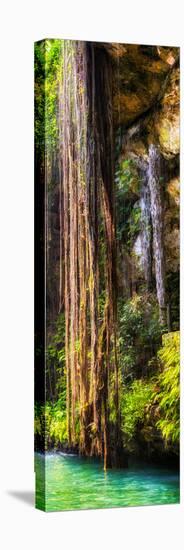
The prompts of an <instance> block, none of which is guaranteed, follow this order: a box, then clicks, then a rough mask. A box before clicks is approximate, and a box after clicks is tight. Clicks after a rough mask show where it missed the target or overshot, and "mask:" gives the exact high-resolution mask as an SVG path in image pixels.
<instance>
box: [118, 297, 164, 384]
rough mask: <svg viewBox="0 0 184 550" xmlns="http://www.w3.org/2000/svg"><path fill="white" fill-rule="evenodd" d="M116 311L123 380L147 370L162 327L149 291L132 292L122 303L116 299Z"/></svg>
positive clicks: (154, 301) (153, 299)
mask: <svg viewBox="0 0 184 550" xmlns="http://www.w3.org/2000/svg"><path fill="white" fill-rule="evenodd" d="M118 315H119V326H120V329H119V339H118V344H119V355H120V360H121V367H122V377H123V380H124V381H125V382H126V381H130V380H131V379H134V378H136V377H137V374H140V373H141V374H142V373H144V370H145V369H148V370H149V360H150V359H151V357H152V356H153V355H154V354H155V351H156V350H157V349H158V345H159V342H160V341H161V327H160V323H159V314H158V306H157V303H156V300H155V298H154V297H153V296H152V295H151V294H148V293H145V294H144V296H138V294H135V295H134V297H133V298H131V299H130V300H128V301H127V302H126V303H125V304H123V303H119V312H118ZM145 374H146V375H147V370H146V372H145Z"/></svg>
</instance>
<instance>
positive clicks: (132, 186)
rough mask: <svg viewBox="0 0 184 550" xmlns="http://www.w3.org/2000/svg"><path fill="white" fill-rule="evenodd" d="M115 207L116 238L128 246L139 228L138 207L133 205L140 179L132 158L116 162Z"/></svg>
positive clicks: (136, 197)
mask: <svg viewBox="0 0 184 550" xmlns="http://www.w3.org/2000/svg"><path fill="white" fill-rule="evenodd" d="M115 184H116V203H117V205H118V208H117V238H118V239H119V240H124V242H125V243H126V246H128V247H129V246H130V244H131V243H132V239H133V238H135V236H136V235H137V232H138V231H139V229H140V207H139V205H134V203H135V201H136V200H137V199H138V198H139V186H140V180H139V176H138V172H137V167H136V165H135V162H134V161H133V160H132V159H124V160H122V161H121V162H117V165H116V171H115Z"/></svg>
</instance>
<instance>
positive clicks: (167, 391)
mask: <svg viewBox="0 0 184 550" xmlns="http://www.w3.org/2000/svg"><path fill="white" fill-rule="evenodd" d="M179 345H180V338H179V332H171V333H169V334H165V335H164V336H163V347H162V348H161V349H160V350H159V352H158V358H159V360H160V363H161V367H162V369H163V370H162V372H161V373H160V375H159V377H158V386H159V391H158V392H156V393H154V396H153V397H154V401H155V403H156V404H157V406H158V407H159V412H160V418H159V420H158V421H157V427H158V428H159V429H160V430H161V433H162V436H163V438H164V440H165V441H166V443H178V442H179V433H180V421H179V401H180V386H179V372H180V356H179Z"/></svg>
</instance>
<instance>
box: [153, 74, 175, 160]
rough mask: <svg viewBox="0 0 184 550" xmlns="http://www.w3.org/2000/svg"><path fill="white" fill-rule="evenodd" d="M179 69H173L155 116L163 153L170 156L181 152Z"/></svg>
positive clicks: (167, 156)
mask: <svg viewBox="0 0 184 550" xmlns="http://www.w3.org/2000/svg"><path fill="white" fill-rule="evenodd" d="M179 125H180V121H179V69H177V68H176V69H173V71H172V72H171V75H170V78H169V79H168V84H167V87H166V91H165V94H164V96H163V98H162V100H161V105H160V109H159V111H158V113H157V115H156V117H155V130H156V134H157V136H158V140H159V143H160V147H161V151H162V154H163V155H164V157H165V158H170V157H172V156H174V155H177V154H178V153H179V147H180V135H179Z"/></svg>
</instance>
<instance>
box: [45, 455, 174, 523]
mask: <svg viewBox="0 0 184 550" xmlns="http://www.w3.org/2000/svg"><path fill="white" fill-rule="evenodd" d="M44 465H45V483H46V502H45V509H46V511H48V512H51V511H58V510H84V509H89V508H113V507H118V506H144V505H151V504H173V503H178V502H179V475H178V473H177V472H175V471H173V470H166V469H163V468H160V467H148V466H145V467H143V466H141V467H140V466H138V465H136V466H131V467H129V468H128V469H122V470H108V471H107V472H104V470H103V466H102V464H101V463H100V462H98V461H97V460H93V459H86V458H81V457H78V456H75V455H66V454H63V453H47V454H46V456H45V457H44V455H41V454H37V453H36V455H35V471H36V478H37V484H36V485H37V488H36V506H37V508H41V509H44V498H43V493H42V490H43V485H42V484H43V479H44V476H43V473H44Z"/></svg>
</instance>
